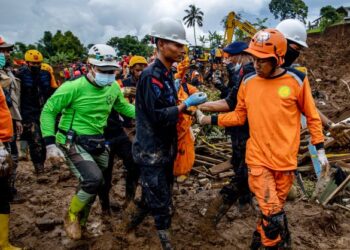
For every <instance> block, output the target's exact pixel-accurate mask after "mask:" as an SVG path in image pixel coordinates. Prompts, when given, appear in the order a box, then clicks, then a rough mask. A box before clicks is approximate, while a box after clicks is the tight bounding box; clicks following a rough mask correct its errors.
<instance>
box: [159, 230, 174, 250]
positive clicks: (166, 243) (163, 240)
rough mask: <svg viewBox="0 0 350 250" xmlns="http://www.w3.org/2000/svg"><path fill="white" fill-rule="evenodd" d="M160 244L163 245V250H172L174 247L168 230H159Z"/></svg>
mask: <svg viewBox="0 0 350 250" xmlns="http://www.w3.org/2000/svg"><path fill="white" fill-rule="evenodd" d="M157 234H158V237H159V240H160V244H161V245H162V248H163V250H172V249H173V248H172V246H171V243H170V236H169V231H168V230H158V231H157Z"/></svg>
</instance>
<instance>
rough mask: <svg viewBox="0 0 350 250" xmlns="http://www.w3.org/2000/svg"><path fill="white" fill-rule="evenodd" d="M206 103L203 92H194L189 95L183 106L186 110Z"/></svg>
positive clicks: (205, 96) (205, 95)
mask: <svg viewBox="0 0 350 250" xmlns="http://www.w3.org/2000/svg"><path fill="white" fill-rule="evenodd" d="M206 101H207V94H206V93H204V92H196V93H194V94H192V95H190V96H189V97H188V98H187V99H186V100H185V101H184V104H185V105H186V108H188V107H191V106H197V105H199V104H202V103H204V102H206Z"/></svg>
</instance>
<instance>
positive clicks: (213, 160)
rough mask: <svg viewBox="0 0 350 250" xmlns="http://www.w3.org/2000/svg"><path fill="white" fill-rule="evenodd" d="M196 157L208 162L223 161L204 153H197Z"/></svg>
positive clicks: (216, 162)
mask: <svg viewBox="0 0 350 250" xmlns="http://www.w3.org/2000/svg"><path fill="white" fill-rule="evenodd" d="M196 159H198V160H202V161H207V162H210V163H214V164H220V163H222V160H219V159H214V158H212V157H208V156H204V155H200V154H196Z"/></svg>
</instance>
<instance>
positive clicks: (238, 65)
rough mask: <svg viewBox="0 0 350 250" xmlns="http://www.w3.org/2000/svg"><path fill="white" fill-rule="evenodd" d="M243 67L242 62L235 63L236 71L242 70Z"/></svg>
mask: <svg viewBox="0 0 350 250" xmlns="http://www.w3.org/2000/svg"><path fill="white" fill-rule="evenodd" d="M241 67H242V64H241V63H236V65H235V71H238V70H240V69H241Z"/></svg>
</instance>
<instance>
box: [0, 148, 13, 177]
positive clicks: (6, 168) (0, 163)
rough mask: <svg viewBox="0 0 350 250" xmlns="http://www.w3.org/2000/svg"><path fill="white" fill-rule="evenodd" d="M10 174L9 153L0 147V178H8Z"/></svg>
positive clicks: (10, 162) (10, 161)
mask: <svg viewBox="0 0 350 250" xmlns="http://www.w3.org/2000/svg"><path fill="white" fill-rule="evenodd" d="M11 172H12V160H11V157H10V154H9V152H7V150H6V148H5V147H4V146H3V145H2V146H0V177H8V176H10V174H11Z"/></svg>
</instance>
